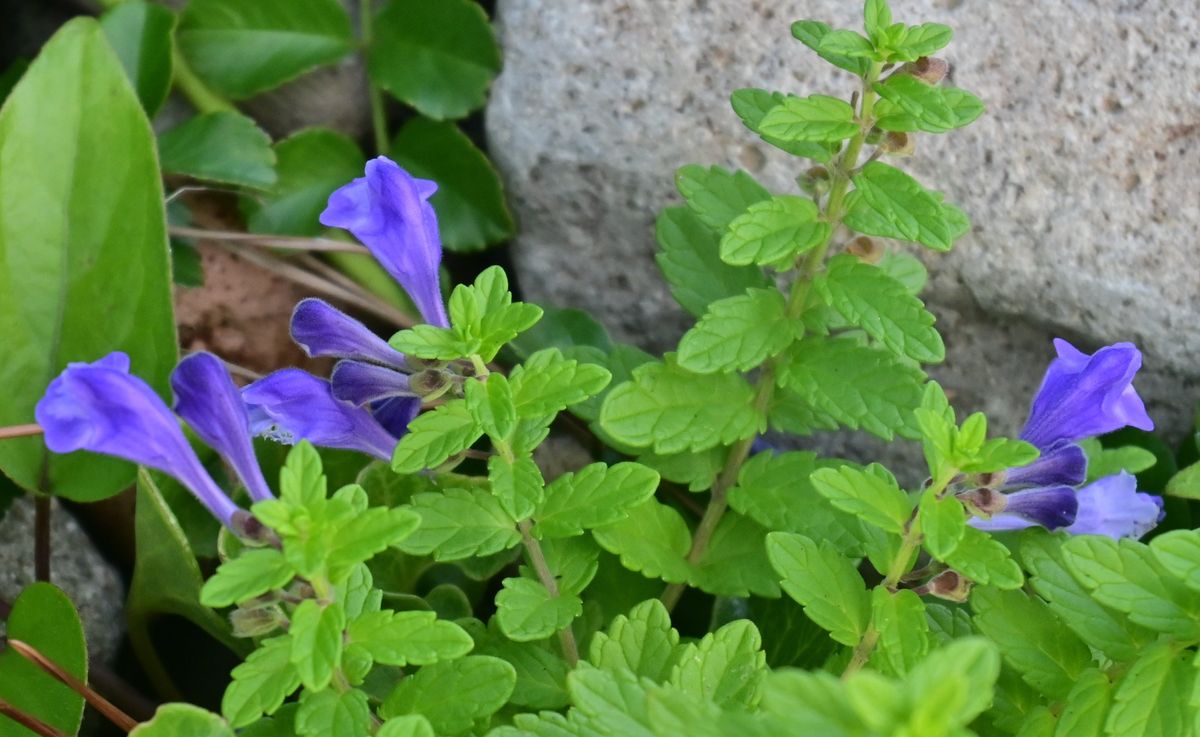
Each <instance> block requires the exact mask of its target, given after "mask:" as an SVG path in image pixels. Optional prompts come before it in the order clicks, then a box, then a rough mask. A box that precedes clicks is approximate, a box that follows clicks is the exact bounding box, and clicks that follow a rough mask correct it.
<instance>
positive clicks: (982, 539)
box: [942, 525, 1025, 589]
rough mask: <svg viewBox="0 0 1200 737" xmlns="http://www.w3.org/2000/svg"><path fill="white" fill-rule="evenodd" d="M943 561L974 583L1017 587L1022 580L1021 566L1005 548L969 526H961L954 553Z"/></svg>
mask: <svg viewBox="0 0 1200 737" xmlns="http://www.w3.org/2000/svg"><path fill="white" fill-rule="evenodd" d="M942 562H943V563H945V564H946V565H948V566H950V567H951V568H953V569H955V570H956V571H958V572H959V573H961V574H963V575H964V576H966V577H967V578H969V579H971V580H972V581H974V582H975V583H979V584H985V585H991V586H995V587H996V588H998V589H1016V588H1020V586H1021V584H1022V583H1024V582H1025V576H1024V574H1022V573H1021V566H1019V565H1017V562H1016V561H1015V560H1013V559H1012V558H1011V557H1010V556H1009V552H1008V548H1006V547H1004V545H1003V544H1002V543H999V542H997V541H996V540H993V539H992V537H991V536H990V535H988V534H987V533H986V532H982V531H980V530H977V529H975V528H974V527H971V526H970V525H968V526H967V527H965V528H964V529H963V536H962V538H961V539H960V540H959V541H958V545H957V546H955V548H954V552H952V553H951V554H950V555H948V556H946V559H945V560H943V561H942Z"/></svg>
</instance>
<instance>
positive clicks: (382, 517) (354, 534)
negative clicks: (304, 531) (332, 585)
mask: <svg viewBox="0 0 1200 737" xmlns="http://www.w3.org/2000/svg"><path fill="white" fill-rule="evenodd" d="M420 523H421V518H420V517H419V516H417V514H416V513H415V512H413V511H412V510H410V509H386V508H384V507H372V508H370V509H367V510H365V511H362V512H359V513H357V514H356V515H355V516H354V517H352V518H350V519H348V520H346V521H345V522H343V523H342V524H340V525H339V526H338V527H337V531H336V532H335V533H334V534H333V539H332V540H331V541H330V543H329V546H330V547H329V554H328V557H327V559H326V560H327V563H328V565H329V567H330V569H331V570H333V571H335V573H334V576H335V577H336V576H337V573H336V571H339V570H341V569H344V568H347V567H351V566H354V565H357V564H359V563H364V562H366V561H368V560H370V559H371V558H373V557H375V555H377V554H379V553H382V552H383V551H384V550H387V549H388V548H390V547H392V546H394V545H396V544H397V543H399V542H400V541H401V540H403V539H404V538H406V537H408V536H409V535H411V534H412V533H413V532H414V531H415V530H416V529H417V527H419V526H420Z"/></svg>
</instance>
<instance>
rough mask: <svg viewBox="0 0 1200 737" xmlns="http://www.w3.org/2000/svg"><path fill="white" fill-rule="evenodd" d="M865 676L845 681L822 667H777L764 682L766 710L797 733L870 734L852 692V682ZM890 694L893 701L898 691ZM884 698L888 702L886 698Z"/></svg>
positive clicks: (764, 705)
mask: <svg viewBox="0 0 1200 737" xmlns="http://www.w3.org/2000/svg"><path fill="white" fill-rule="evenodd" d="M870 677H871V676H867V678H870ZM864 680H865V679H864V676H863V674H862V673H857V674H855V676H854V677H853V678H852V679H850V680H849V681H847V682H846V683H843V682H842V681H839V680H838V678H837V676H834V675H833V674H831V673H826V672H823V671H801V670H794V669H787V670H780V671H776V672H774V673H772V674H771V675H770V676H769V677H768V678H767V681H766V683H765V685H764V688H763V699H762V705H763V710H764V711H765V712H767V713H768V714H771V715H773V716H775V717H777V718H778V719H780V720H782V724H781V725H780V726H781V727H782V726H783V725H786V727H787V728H788V730H789V731H790V730H795V734H798V735H799V734H811V735H837V736H839V737H846V736H849V735H865V734H870V731H869V728H868V727H867V725H866V724H864V723H863V722H864V720H863V717H862V716H861V715H860V714H859V713H858V709H856V708H855V705H854V704H853V703H852V702H851V700H850V694H849V686H850V684H854V685H857V684H858V683H859V682H862V681H864ZM879 680H880V681H882V679H879ZM883 683H885V684H886V683H887V682H886V681H883ZM888 695H889V696H890V700H891V701H895V700H896V699H897V698H898V695H896V694H888ZM883 701H884V703H886V701H887V699H884V700H883ZM871 711H872V712H874V711H875V709H872V710H871Z"/></svg>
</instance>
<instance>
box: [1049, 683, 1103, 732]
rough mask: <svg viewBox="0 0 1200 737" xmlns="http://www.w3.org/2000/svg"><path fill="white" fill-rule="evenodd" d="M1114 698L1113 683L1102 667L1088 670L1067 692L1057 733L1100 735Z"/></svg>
mask: <svg viewBox="0 0 1200 737" xmlns="http://www.w3.org/2000/svg"><path fill="white" fill-rule="evenodd" d="M1111 700H1112V684H1111V683H1109V681H1108V676H1106V675H1104V673H1102V672H1101V671H1099V670H1096V669H1094V668H1093V669H1090V670H1086V671H1084V672H1083V673H1081V674H1080V675H1079V677H1078V678H1076V679H1075V684H1074V686H1073V687H1072V688H1071V692H1070V693H1069V694H1067V699H1066V704H1065V706H1064V707H1063V710H1062V715H1061V716H1060V717H1059V718H1058V728H1057V729H1055V731H1054V737H1100V731H1101V730H1102V729H1103V728H1104V720H1105V717H1106V716H1108V705H1109V702H1110V701H1111Z"/></svg>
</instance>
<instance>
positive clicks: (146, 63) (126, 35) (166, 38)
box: [100, 0, 175, 117]
mask: <svg viewBox="0 0 1200 737" xmlns="http://www.w3.org/2000/svg"><path fill="white" fill-rule="evenodd" d="M100 25H101V27H103V28H104V35H105V36H107V37H108V42H109V43H110V44H112V47H113V50H114V51H116V52H117V58H119V59H120V60H121V66H123V67H125V73H126V74H127V75H129V81H130V82H132V83H133V88H134V89H135V90H136V91H137V96H138V99H140V100H141V101H142V107H143V108H145V109H146V114H147V115H149V116H150V117H154V114H155V113H156V112H158V109H159V108H160V107H162V104H163V103H164V102H166V99H167V92H169V91H170V89H171V66H172V61H171V50H172V49H173V48H174V40H173V37H172V35H171V32H172V31H174V30H175V14H174V13H172V12H171V11H169V10H167V9H166V8H164V7H163V6H161V5H157V4H155V3H148V2H144V0H134V2H123V3H121V4H120V5H118V6H117V7H115V8H113V9H112V10H110V11H108V12H107V13H105V14H104V17H103V18H101V19H100Z"/></svg>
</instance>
